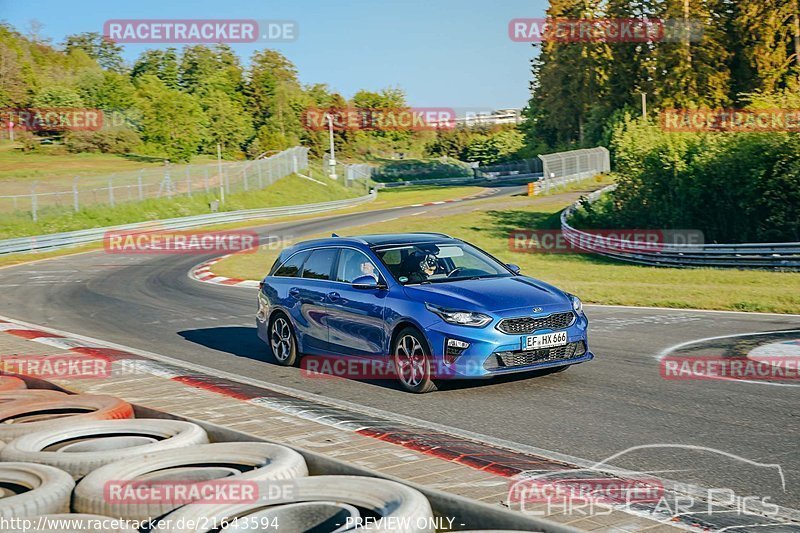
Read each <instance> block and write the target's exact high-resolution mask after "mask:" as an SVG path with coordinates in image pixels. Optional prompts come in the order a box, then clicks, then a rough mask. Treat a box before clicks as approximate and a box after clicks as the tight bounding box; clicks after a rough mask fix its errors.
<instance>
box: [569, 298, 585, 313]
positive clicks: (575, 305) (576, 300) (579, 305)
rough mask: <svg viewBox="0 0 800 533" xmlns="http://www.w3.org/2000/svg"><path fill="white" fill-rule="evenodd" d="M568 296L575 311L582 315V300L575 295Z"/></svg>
mask: <svg viewBox="0 0 800 533" xmlns="http://www.w3.org/2000/svg"><path fill="white" fill-rule="evenodd" d="M567 296H569V299H570V301H571V302H572V308H573V309H574V310H575V312H576V313H578V314H581V313H582V312H583V302H581V299H580V298H578V297H577V296H575V295H574V294H567Z"/></svg>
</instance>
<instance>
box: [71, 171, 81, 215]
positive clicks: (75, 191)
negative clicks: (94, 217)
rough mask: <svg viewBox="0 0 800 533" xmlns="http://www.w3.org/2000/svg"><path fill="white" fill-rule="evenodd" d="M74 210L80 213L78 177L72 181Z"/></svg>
mask: <svg viewBox="0 0 800 533" xmlns="http://www.w3.org/2000/svg"><path fill="white" fill-rule="evenodd" d="M72 209H73V211H75V212H76V213H77V212H78V211H80V204H79V201H78V176H75V179H74V180H72Z"/></svg>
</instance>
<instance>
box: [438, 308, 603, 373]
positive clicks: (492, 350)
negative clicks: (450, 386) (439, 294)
mask: <svg viewBox="0 0 800 533" xmlns="http://www.w3.org/2000/svg"><path fill="white" fill-rule="evenodd" d="M496 324H497V321H496V320H495V321H493V322H492V323H491V324H489V325H488V326H486V327H484V328H471V327H466V326H457V325H453V324H449V323H447V322H444V321H443V320H439V321H437V322H436V323H434V324H432V325H430V326H429V327H427V328H425V332H424V333H425V336H426V338H427V340H428V343H429V345H430V347H431V351H432V352H433V353H432V355H433V362H434V369H433V370H434V373H435V374H436V377H437V378H438V379H448V378H449V379H470V378H488V377H492V376H497V375H505V374H514V373H519V372H530V371H534V370H541V369H546V368H554V367H560V366H566V365H574V364H578V363H584V362H586V361H590V360H591V359H593V358H594V354H593V353H592V352H591V351H590V350H589V345H588V339H587V334H586V330H587V327H588V320H587V319H586V316H585V315H584V314H583V313H580V314H579V315H578V316H577V317H576V318H575V320H574V321H573V322H572V324H571V325H570V326H569V327H567V328H565V330H566V332H567V346H566V347H560V348H546V349H542V350H528V351H525V350H522V342H523V338H524V337H526V336H527V335H528V334H508V333H505V332H502V331H500V330H499V329H497V328H496V327H495V326H496ZM553 331H554V330H550V329H542V330H537V331H536V332H535V333H531V335H534V334H535V335H539V334H542V333H551V332H553ZM559 331H560V330H559ZM448 339H454V340H457V341H461V342H467V343H469V347H467V348H466V349H464V350H463V351H461V352H460V355H458V356H456V357H448V356H447V355H446V354H447V341H448ZM453 359H454V360H453Z"/></svg>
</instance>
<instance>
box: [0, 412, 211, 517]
mask: <svg viewBox="0 0 800 533" xmlns="http://www.w3.org/2000/svg"><path fill="white" fill-rule="evenodd" d="M207 442H208V435H206V432H205V430H203V428H201V427H200V426H198V425H196V424H192V423H191V422H183V421H180V420H149V419H132V420H98V421H94V420H90V421H87V422H80V423H75V424H70V425H69V426H68V427H63V426H59V427H55V428H52V429H47V430H43V431H37V432H35V433H29V434H27V435H23V436H21V437H18V438H16V439H14V440H12V441H10V442H8V443H7V444H6V447H5V448H4V449H3V450H2V451H0V460H2V461H27V462H31V463H41V464H47V465H50V466H54V467H56V468H60V469H62V470H64V471H66V472H68V473H69V474H71V475H72V477H74V478H75V479H78V478H81V477H83V476H85V475H86V474H88V473H89V472H92V471H93V470H95V469H97V468H100V467H102V466H103V465H107V464H110V463H115V462H117V461H121V460H123V459H133V458H136V461H135V463H134V464H132V465H130V466H135V465H140V464H141V463H142V462H143V460H145V459H146V458H147V457H148V455H146V454H150V453H154V452H160V451H162V450H171V449H175V448H187V447H189V446H195V445H199V444H205V443H207ZM181 453H189V452H181ZM87 512H93V511H87Z"/></svg>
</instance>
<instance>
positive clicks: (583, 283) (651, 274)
mask: <svg viewBox="0 0 800 533" xmlns="http://www.w3.org/2000/svg"><path fill="white" fill-rule="evenodd" d="M597 186H598V185H597V184H594V185H593V188H596V187H597ZM566 196H567V195H554V196H547V197H542V198H526V197H522V198H512V199H509V200H508V202H507V204H508V206H507V207H506V208H505V209H503V210H489V211H485V212H481V211H475V212H473V213H471V214H469V215H468V216H464V215H463V214H459V215H452V216H445V217H435V216H426V215H422V216H415V217H409V218H403V219H399V220H395V221H389V222H385V223H379V224H372V225H367V226H360V227H354V228H348V229H347V230H344V231H338V230H337V233H339V234H341V235H356V234H364V233H391V232H399V231H431V230H435V231H443V232H446V233H449V234H451V235H454V236H456V237H459V238H462V239H465V240H467V241H469V242H472V243H474V244H475V245H477V246H479V247H481V248H483V249H484V250H486V251H488V252H489V253H491V254H493V255H495V256H497V257H498V258H500V259H501V260H503V261H506V262H509V263H516V264H518V265H519V266H520V267H522V271H523V273H525V274H528V275H531V276H534V277H537V278H540V279H543V280H545V281H547V282H549V283H553V284H555V285H557V286H559V287H561V288H562V289H564V290H567V291H569V292H573V293H575V294H577V295H579V296H580V297H581V298H582V299H583V300H584V301H585V302H588V303H598V304H616V305H635V306H656V307H671V308H697V309H723V310H732V311H760V312H775V313H800V273H783V272H766V271H738V270H723V269H718V270H717V269H673V268H656V267H644V266H636V265H629V264H624V263H619V262H615V261H611V260H607V259H604V258H599V257H596V256H592V255H585V254H534V253H519V252H515V251H512V250H511V249H510V248H509V243H508V234H509V232H510V231H511V230H514V229H551V228H557V227H558V213H559V211H560V210H561V209H562V208H564V207H565V206H566V205H567V203H568V202H569V200H568V199H567V197H566ZM571 196H572V197H574V193H573V194H572V195H571ZM495 201H496V200H495ZM486 202H487V203H488V202H490V200H486ZM331 229H335V228H331ZM328 233H329V232H328ZM320 236H321V235H320ZM309 238H310V237H309ZM276 254H277V251H276V250H259V251H258V252H257V253H255V254H242V255H238V256H233V257H231V258H228V259H226V260H224V261H221V262H219V263H217V264H216V265H215V266H214V271H215V272H216V273H218V274H220V275H224V276H229V277H236V278H244V279H260V278H261V277H262V276H263V275H264V273H265V272H266V270H267V269H268V268H269V265H271V264H272V262H273V261H274V258H275V256H276Z"/></svg>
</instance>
